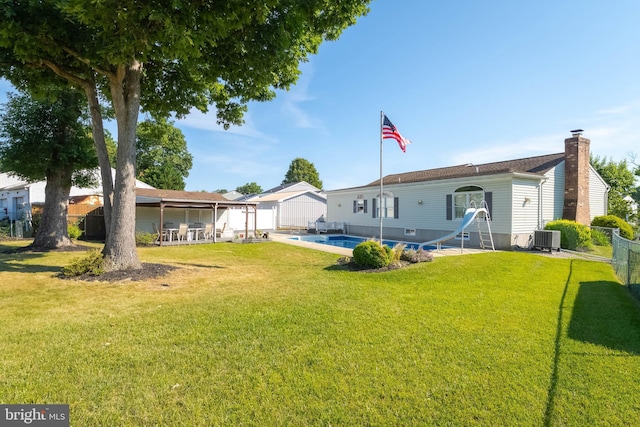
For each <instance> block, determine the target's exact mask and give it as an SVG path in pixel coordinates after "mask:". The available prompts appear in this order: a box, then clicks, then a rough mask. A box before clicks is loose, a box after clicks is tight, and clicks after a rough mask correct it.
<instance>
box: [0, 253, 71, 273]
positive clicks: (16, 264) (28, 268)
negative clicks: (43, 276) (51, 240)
mask: <svg viewBox="0 0 640 427" xmlns="http://www.w3.org/2000/svg"><path fill="white" fill-rule="evenodd" d="M42 257H44V254H43V253H35V252H32V253H23V254H20V256H19V258H4V257H2V256H0V272H12V273H59V272H60V271H61V268H60V267H57V266H51V265H38V264H25V261H28V260H33V259H37V258H42Z"/></svg>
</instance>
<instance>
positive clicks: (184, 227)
mask: <svg viewBox="0 0 640 427" xmlns="http://www.w3.org/2000/svg"><path fill="white" fill-rule="evenodd" d="M188 234H189V224H184V223H181V224H180V227H178V232H177V233H176V238H177V239H178V243H181V242H184V241H186V240H187V238H188Z"/></svg>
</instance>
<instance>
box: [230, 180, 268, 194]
mask: <svg viewBox="0 0 640 427" xmlns="http://www.w3.org/2000/svg"><path fill="white" fill-rule="evenodd" d="M236 191H237V192H238V193H240V194H244V195H245V196H246V195H248V194H260V193H262V187H260V186H259V185H258V184H256V183H255V182H248V183H246V184H245V185H242V186H240V187H236Z"/></svg>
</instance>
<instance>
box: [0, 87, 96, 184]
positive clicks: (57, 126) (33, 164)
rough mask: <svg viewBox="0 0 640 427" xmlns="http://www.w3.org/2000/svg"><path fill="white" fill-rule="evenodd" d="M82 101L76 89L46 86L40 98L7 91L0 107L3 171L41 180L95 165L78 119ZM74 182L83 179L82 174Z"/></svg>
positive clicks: (0, 147) (0, 146)
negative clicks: (52, 175)
mask: <svg viewBox="0 0 640 427" xmlns="http://www.w3.org/2000/svg"><path fill="white" fill-rule="evenodd" d="M84 102H85V101H83V94H82V93H81V92H78V91H74V90H70V89H67V90H66V91H60V90H58V91H57V90H54V89H53V88H52V89H51V92H50V94H49V98H45V99H34V98H33V97H32V96H29V95H26V94H9V100H8V102H7V104H5V106H4V107H3V108H2V109H1V110H0V162H1V163H2V169H3V171H4V172H13V173H14V174H16V175H17V176H19V177H20V178H23V179H25V180H28V181H41V180H45V179H47V178H49V176H48V175H49V174H60V173H65V174H69V175H72V174H73V172H75V171H82V170H84V169H88V168H93V167H95V166H97V165H98V159H97V157H96V154H95V148H94V146H93V141H92V139H91V138H90V137H89V135H88V132H87V123H86V122H85V121H84V120H83V107H82V106H83V105H84ZM85 109H86V108H85ZM25 153H28V155H25ZM80 181H83V182H86V177H85V176H84V174H82V175H81V179H80ZM68 185H69V186H71V182H69V183H68Z"/></svg>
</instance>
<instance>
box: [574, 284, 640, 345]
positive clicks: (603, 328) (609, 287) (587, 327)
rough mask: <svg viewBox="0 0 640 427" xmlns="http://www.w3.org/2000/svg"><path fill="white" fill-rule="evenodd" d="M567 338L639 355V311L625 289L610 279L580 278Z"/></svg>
mask: <svg viewBox="0 0 640 427" xmlns="http://www.w3.org/2000/svg"><path fill="white" fill-rule="evenodd" d="M567 333H568V336H569V338H571V339H574V340H578V341H582V342H585V343H590V344H595V345H599V346H603V347H606V348H608V349H611V350H617V351H624V352H627V353H631V354H634V355H640V315H639V314H638V310H637V306H636V305H635V304H634V303H633V301H631V300H630V298H629V295H628V290H627V289H626V288H624V287H622V286H620V284H619V283H616V282H612V281H596V282H581V283H580V288H579V289H578V295H577V296H576V299H575V301H574V305H573V312H572V315H571V320H570V322H569V329H568V331H567Z"/></svg>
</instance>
